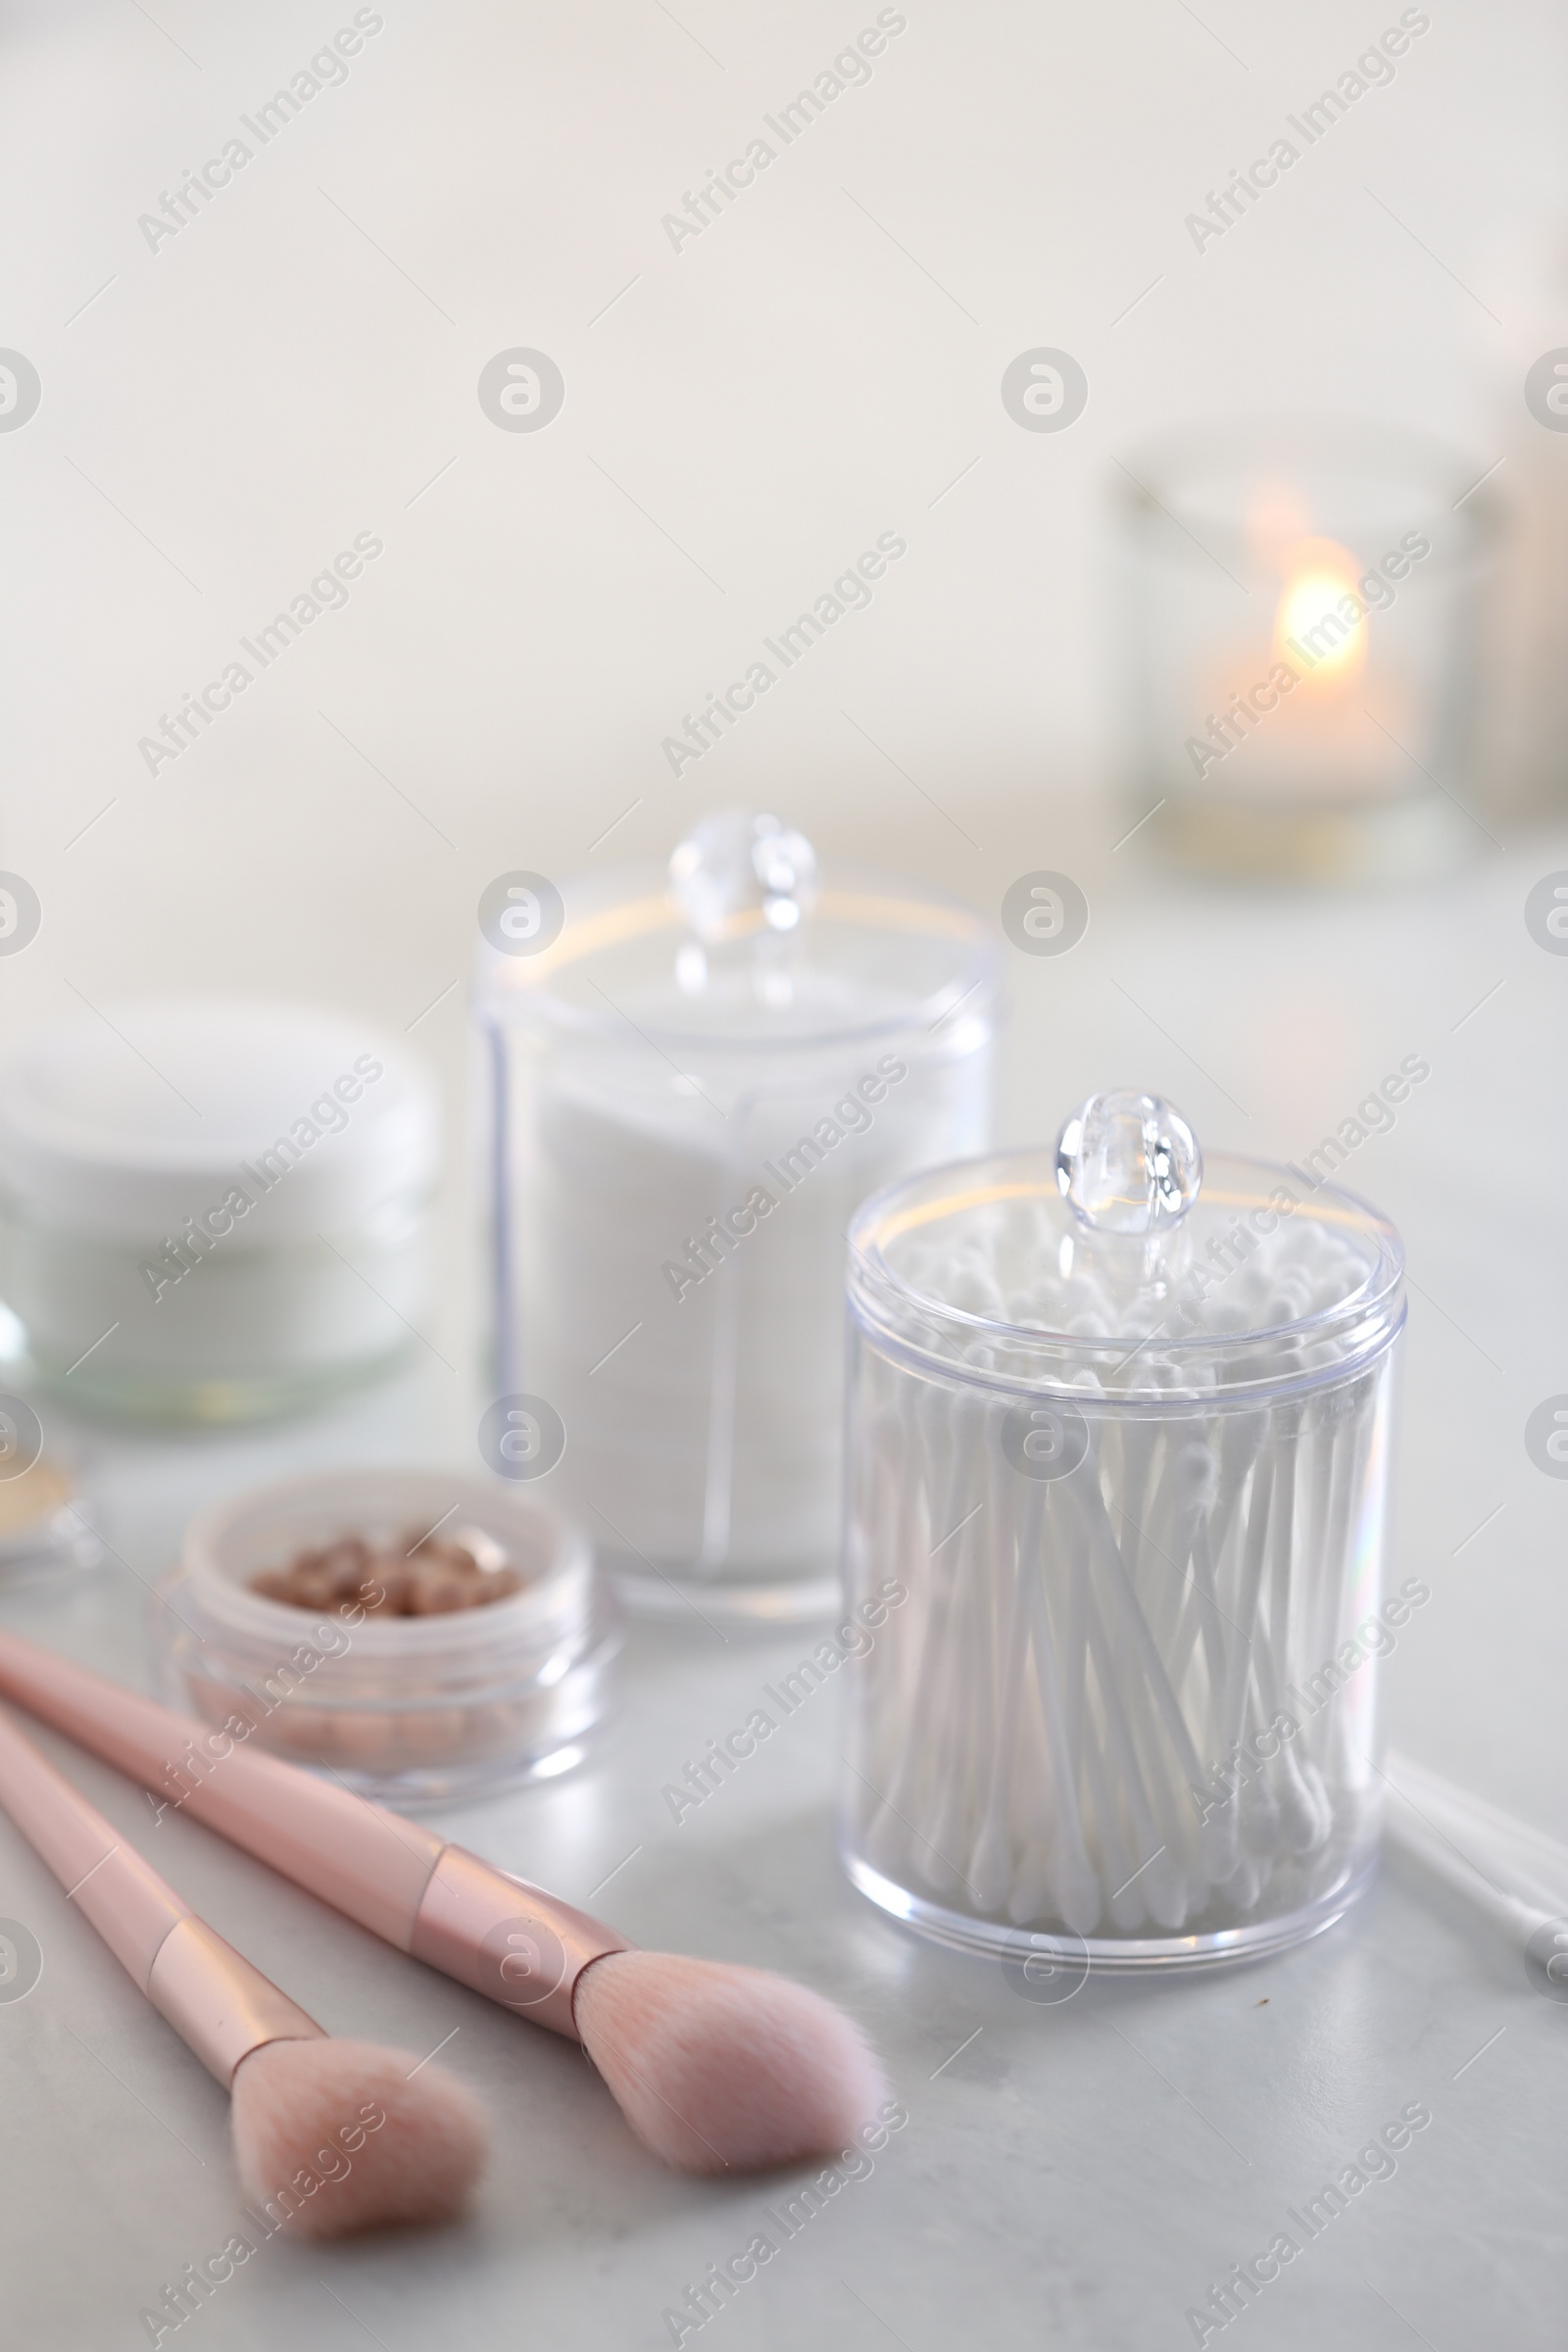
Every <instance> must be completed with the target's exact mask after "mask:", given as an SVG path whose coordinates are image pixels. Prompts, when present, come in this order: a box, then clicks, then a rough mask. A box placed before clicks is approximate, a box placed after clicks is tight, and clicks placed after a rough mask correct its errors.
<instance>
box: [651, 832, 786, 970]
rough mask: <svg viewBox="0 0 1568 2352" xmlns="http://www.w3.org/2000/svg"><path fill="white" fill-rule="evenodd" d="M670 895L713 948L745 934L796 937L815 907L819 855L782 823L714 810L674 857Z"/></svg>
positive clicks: (671, 860)
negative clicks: (763, 932) (763, 933)
mask: <svg viewBox="0 0 1568 2352" xmlns="http://www.w3.org/2000/svg"><path fill="white" fill-rule="evenodd" d="M669 887H670V892H671V895H672V896H673V898H674V900H675V904H676V905H677V907H679V908H680V910H681V912H682V914H684V916H685V917H686V920H687V921H688V922H689V923H690V925H691V927H692V929H693V930H694V931H695V932H696V934H697V936H698V938H699V939H700V940H702V941H703V942H704V943H705V944H706V945H708V946H712V945H713V944H714V943H715V942H716V941H718V940H721V939H729V938H733V937H734V936H735V935H736V934H737V933H739V932H743V931H752V930H761V931H771V932H778V933H782V932H790V931H798V930H799V929H800V927H801V925H802V924H803V923H804V922H805V921H806V918H807V917H808V915H809V913H810V912H811V909H812V908H813V907H815V905H816V900H817V867H816V852H815V851H814V850H813V849H812V847H811V845H810V843H809V841H808V840H807V838H806V835H805V834H804V833H798V832H797V831H796V830H795V828H794V826H793V825H787V824H785V823H784V821H783V819H782V818H781V817H777V816H768V815H765V814H762V813H760V812H757V811H754V810H752V809H713V810H711V812H710V814H709V815H707V816H705V817H702V818H701V819H700V820H699V821H698V823H697V824H696V825H694V826H693V828H692V830H691V832H690V833H688V834H687V836H686V839H685V840H684V841H683V842H681V843H680V845H679V846H678V848H677V849H676V850H675V852H674V854H673V856H672V857H671V858H670V860H669Z"/></svg>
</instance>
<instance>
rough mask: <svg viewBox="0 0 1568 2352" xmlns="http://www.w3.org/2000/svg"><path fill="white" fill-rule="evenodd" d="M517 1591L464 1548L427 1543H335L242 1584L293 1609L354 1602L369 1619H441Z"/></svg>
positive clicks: (347, 1539) (502, 1573) (503, 1572)
mask: <svg viewBox="0 0 1568 2352" xmlns="http://www.w3.org/2000/svg"><path fill="white" fill-rule="evenodd" d="M521 1588H522V1579H521V1577H520V1576H519V1575H518V1574H517V1572H516V1570H515V1568H482V1567H481V1566H480V1565H479V1562H478V1561H477V1560H476V1559H475V1558H474V1556H473V1553H472V1552H471V1551H469V1550H468V1549H467V1547H466V1545H465V1544H451V1543H445V1542H443V1541H442V1540H441V1539H440V1538H438V1537H435V1536H423V1537H418V1538H416V1540H415V1542H414V1543H413V1544H396V1545H391V1544H368V1543H367V1542H366V1540H365V1538H364V1537H363V1536H340V1537H339V1538H338V1539H337V1541H336V1542H335V1543H332V1544H325V1545H323V1546H321V1547H320V1548H319V1549H316V1550H305V1551H297V1552H296V1553H295V1555H294V1557H293V1558H292V1559H291V1560H290V1561H289V1563H288V1565H287V1566H286V1567H284V1568H268V1569H264V1570H263V1571H262V1573H261V1574H260V1575H259V1576H253V1577H252V1578H251V1580H250V1589H251V1591H252V1592H253V1593H261V1594H262V1595H263V1596H264V1598H266V1599H268V1600H281V1601H285V1602H287V1603H288V1604H289V1605H290V1606H291V1607H294V1608H297V1609H328V1608H332V1607H334V1606H339V1605H341V1604H342V1603H344V1602H346V1601H349V1602H351V1601H358V1602H360V1603H361V1604H362V1605H363V1606H364V1608H365V1610H366V1612H367V1613H368V1615H370V1616H376V1617H441V1616H446V1615H447V1614H449V1613H450V1612H452V1611H453V1610H457V1609H477V1608H483V1607H484V1606H485V1604H486V1603H487V1602H489V1601H492V1600H505V1599H506V1598H507V1597H508V1595H509V1594H511V1593H516V1592H520V1590H521Z"/></svg>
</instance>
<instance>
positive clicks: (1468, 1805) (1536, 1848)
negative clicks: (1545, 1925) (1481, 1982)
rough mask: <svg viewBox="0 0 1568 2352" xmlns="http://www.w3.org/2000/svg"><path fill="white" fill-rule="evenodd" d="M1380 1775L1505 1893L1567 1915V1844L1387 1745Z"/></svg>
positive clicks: (1409, 1809) (1409, 1811)
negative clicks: (1550, 1836) (1388, 1751)
mask: <svg viewBox="0 0 1568 2352" xmlns="http://www.w3.org/2000/svg"><path fill="white" fill-rule="evenodd" d="M1383 1778H1384V1781H1385V1783H1386V1785H1387V1786H1388V1787H1389V1788H1390V1789H1393V1791H1394V1793H1395V1795H1396V1797H1397V1799H1398V1801H1399V1804H1400V1805H1401V1806H1402V1807H1403V1808H1404V1812H1405V1814H1406V1815H1408V1814H1412V1813H1413V1814H1416V1815H1417V1816H1419V1817H1420V1818H1422V1819H1424V1820H1425V1821H1426V1823H1427V1824H1428V1825H1429V1827H1430V1829H1431V1830H1432V1831H1433V1832H1434V1833H1435V1834H1437V1835H1439V1836H1441V1837H1444V1838H1446V1839H1447V1840H1448V1841H1449V1842H1450V1844H1452V1845H1454V1846H1457V1847H1458V1848H1459V1849H1460V1851H1461V1852H1462V1853H1463V1855H1464V1857H1465V1859H1466V1860H1467V1861H1469V1862H1471V1863H1472V1864H1474V1865H1475V1866H1476V1867H1477V1868H1479V1869H1481V1870H1484V1871H1485V1872H1486V1874H1487V1876H1488V1877H1489V1878H1492V1879H1494V1880H1495V1881H1496V1882H1497V1883H1498V1885H1500V1886H1502V1887H1505V1888H1506V1889H1507V1891H1508V1892H1510V1893H1512V1894H1514V1895H1516V1896H1518V1897H1519V1898H1520V1899H1521V1900H1523V1901H1526V1902H1536V1903H1542V1904H1544V1905H1545V1906H1546V1907H1547V1908H1548V1909H1549V1910H1551V1911H1552V1912H1554V1913H1556V1914H1561V1915H1565V1916H1568V1846H1564V1845H1560V1844H1559V1843H1558V1842H1557V1840H1556V1839H1555V1838H1548V1837H1547V1836H1546V1834H1545V1832H1544V1831H1543V1830H1534V1829H1532V1828H1531V1827H1530V1826H1529V1824H1528V1823H1527V1822H1523V1821H1519V1820H1518V1819H1516V1818H1515V1816H1514V1815H1513V1814H1511V1813H1505V1812H1503V1811H1502V1809H1501V1808H1500V1807H1499V1806H1496V1805H1491V1804H1488V1803H1487V1801H1486V1799H1485V1798H1484V1797H1479V1796H1476V1795H1475V1794H1474V1793H1473V1792H1472V1791H1471V1790H1470V1789H1461V1788H1460V1787H1459V1786H1458V1784H1457V1783H1456V1782H1453V1781H1448V1780H1445V1779H1444V1778H1443V1777H1442V1776H1441V1775H1440V1774H1438V1773H1435V1772H1431V1771H1429V1770H1428V1769H1427V1767H1426V1766H1425V1765H1422V1764H1417V1763H1416V1762H1414V1760H1413V1759H1412V1758H1411V1757H1409V1756H1402V1755H1399V1754H1397V1753H1396V1752H1394V1751H1392V1750H1391V1752H1390V1753H1389V1755H1388V1756H1386V1757H1385V1759H1384V1772H1383Z"/></svg>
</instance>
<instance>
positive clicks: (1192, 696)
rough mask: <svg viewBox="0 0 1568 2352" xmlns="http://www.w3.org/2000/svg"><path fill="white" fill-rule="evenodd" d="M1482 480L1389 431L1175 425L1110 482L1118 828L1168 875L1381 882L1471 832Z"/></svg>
mask: <svg viewBox="0 0 1568 2352" xmlns="http://www.w3.org/2000/svg"><path fill="white" fill-rule="evenodd" d="M1482 471H1483V468H1482V466H1480V465H1473V464H1471V463H1470V462H1469V461H1467V460H1466V459H1464V458H1463V457H1460V456H1457V455H1455V454H1454V453H1452V452H1451V451H1448V450H1446V449H1445V448H1444V447H1442V446H1441V445H1439V444H1436V443H1433V442H1429V441H1427V440H1426V439H1425V438H1423V437H1420V436H1417V435H1415V434H1413V433H1409V432H1405V431H1403V430H1401V429H1398V428H1395V427H1379V426H1374V425H1371V424H1355V423H1349V422H1346V423H1334V422H1332V421H1329V420H1323V419H1319V420H1316V421H1314V422H1310V423H1307V422H1303V423H1300V424H1297V425H1291V424H1288V423H1286V422H1284V421H1283V420H1282V421H1280V422H1278V423H1273V424H1266V425H1265V424H1254V425H1236V426H1226V427H1221V426H1218V425H1214V426H1209V427H1206V428H1201V429H1200V428H1196V427H1195V428H1189V429H1188V430H1186V431H1185V432H1182V433H1179V434H1176V435H1174V436H1172V437H1171V438H1170V439H1168V440H1167V441H1164V442H1162V443H1159V444H1157V445H1156V446H1155V447H1153V448H1152V449H1151V450H1149V451H1148V452H1146V453H1145V454H1144V455H1143V456H1142V457H1140V458H1138V459H1136V460H1135V462H1134V464H1133V466H1132V467H1131V468H1130V469H1124V470H1123V472H1122V474H1121V476H1120V478H1119V483H1118V489H1117V494H1116V516H1117V523H1118V541H1119V572H1120V579H1119V582H1118V589H1119V593H1118V599H1117V608H1116V612H1115V616H1114V629H1115V641H1116V652H1117V655H1118V657H1119V667H1120V671H1121V690H1120V695H1119V702H1120V705H1121V709H1122V711H1123V734H1124V744H1123V760H1124V768H1125V775H1124V784H1125V791H1126V795H1127V806H1128V810H1129V813H1130V814H1136V815H1138V816H1140V817H1142V816H1145V815H1146V814H1148V816H1149V827H1148V838H1149V839H1150V840H1151V841H1152V842H1154V843H1157V844H1158V846H1159V847H1160V848H1161V849H1162V850H1163V851H1164V853H1165V854H1166V855H1167V856H1168V857H1170V858H1172V859H1174V860H1175V861H1176V862H1178V863H1181V864H1186V865H1192V866H1198V867H1201V868H1203V869H1205V870H1208V871H1210V872H1216V873H1225V874H1235V875H1267V874H1282V875H1289V874H1300V875H1307V876H1311V877H1313V878H1317V879H1322V880H1360V879H1368V880H1370V879H1387V878H1397V877H1398V876H1400V875H1407V874H1415V873H1421V872H1430V871H1434V870H1437V869H1440V868H1442V867H1444V866H1446V865H1450V864H1452V863H1453V862H1454V861H1455V860H1456V859H1458V858H1462V857H1464V856H1465V855H1467V854H1468V853H1470V852H1471V851H1473V850H1474V848H1475V847H1476V846H1477V845H1478V844H1479V843H1480V842H1481V841H1482V840H1483V839H1485V838H1487V836H1486V831H1485V827H1484V826H1483V825H1482V824H1481V823H1480V821H1479V819H1478V818H1476V817H1474V816H1472V815H1470V814H1469V813H1468V812H1467V810H1466V808H1465V806H1464V803H1465V800H1466V798H1467V796H1468V795H1469V793H1470V791H1471V789H1472V778H1471V762H1470V748H1471V740H1472V734H1473V729H1474V720H1475V705H1476V688H1477V670H1478V662H1479V647H1480V643H1481V612H1480V597H1479V593H1478V591H1479V589H1480V587H1481V585H1482V579H1483V573H1484V570H1485V566H1486V564H1487V561H1488V559H1489V558H1490V556H1491V554H1492V551H1493V548H1494V545H1495V538H1496V527H1497V513H1496V509H1495V503H1494V498H1493V492H1492V489H1491V487H1490V485H1489V486H1485V487H1484V486H1483V485H1482V484H1481V482H1480V481H1479V480H1478V478H1477V477H1478V476H1479V475H1481V473H1482Z"/></svg>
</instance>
